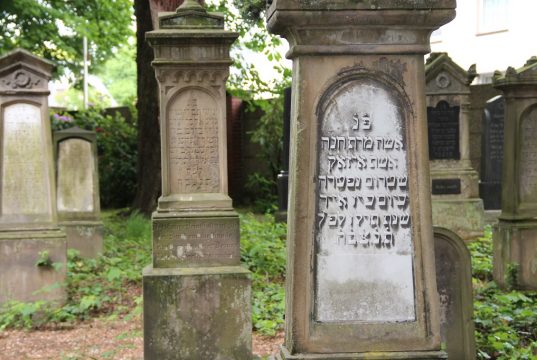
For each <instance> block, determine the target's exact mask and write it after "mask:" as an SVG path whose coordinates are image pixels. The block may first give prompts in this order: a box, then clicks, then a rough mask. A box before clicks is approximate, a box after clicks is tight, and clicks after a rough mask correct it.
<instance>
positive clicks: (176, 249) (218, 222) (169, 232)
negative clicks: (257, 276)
mask: <svg viewBox="0 0 537 360" xmlns="http://www.w3.org/2000/svg"><path fill="white" fill-rule="evenodd" d="M239 238H240V234H239V220H238V219H237V218H220V219H205V218H196V219H174V220H173V221H166V220H160V221H155V222H154V223H153V257H154V265H155V267H176V266H189V265H190V266H206V265H238V264H239V262H240V253H239Z"/></svg>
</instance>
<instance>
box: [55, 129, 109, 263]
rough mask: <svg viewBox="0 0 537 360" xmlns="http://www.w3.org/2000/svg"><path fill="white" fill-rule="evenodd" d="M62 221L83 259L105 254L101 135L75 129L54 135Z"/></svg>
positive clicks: (58, 195)
mask: <svg viewBox="0 0 537 360" xmlns="http://www.w3.org/2000/svg"><path fill="white" fill-rule="evenodd" d="M54 150H55V155H56V156H55V158H56V178H57V191H56V197H57V206H58V219H59V224H60V226H61V227H63V228H64V229H65V232H66V234H67V248H69V249H75V250H78V251H79V252H80V255H81V256H82V257H96V256H97V255H98V254H99V253H102V252H103V224H102V222H101V221H100V211H101V210H100V201H99V171H98V169H99V168H98V165H97V136H96V134H95V133H94V132H93V131H87V130H84V129H80V128H78V127H74V128H71V129H65V130H61V131H56V132H55V133H54Z"/></svg>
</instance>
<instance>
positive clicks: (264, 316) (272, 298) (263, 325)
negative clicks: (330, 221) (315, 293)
mask: <svg viewBox="0 0 537 360" xmlns="http://www.w3.org/2000/svg"><path fill="white" fill-rule="evenodd" d="M286 231H287V227H286V225H285V224H283V223H276V222H275V221H274V217H272V215H265V216H264V218H262V219H260V220H258V219H257V218H256V217H255V216H254V215H253V214H251V213H250V214H246V215H242V216H241V258H242V261H243V262H244V263H246V265H247V266H248V268H249V269H250V271H251V272H252V273H253V282H252V294H253V304H252V321H253V325H254V329H256V330H257V331H259V332H260V333H261V334H264V335H274V334H275V333H276V331H277V330H278V329H281V328H282V326H283V315H284V310H285V301H284V298H285V292H284V286H283V281H284V276H285V263H286V251H285V237H286Z"/></svg>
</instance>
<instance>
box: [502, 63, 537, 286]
mask: <svg viewBox="0 0 537 360" xmlns="http://www.w3.org/2000/svg"><path fill="white" fill-rule="evenodd" d="M493 83H494V86H495V87H496V88H498V89H500V90H502V91H503V94H504V95H503V96H504V98H505V120H504V153H503V154H504V155H503V156H504V157H503V159H504V160H503V171H502V213H501V215H500V218H499V223H498V224H497V225H495V226H494V235H493V242H494V263H493V265H494V272H493V273H494V279H495V280H496V282H497V283H498V284H500V286H509V287H511V286H512V287H516V288H521V289H533V290H536V289H537V57H533V58H531V59H530V60H528V62H527V63H526V65H525V66H524V67H522V68H520V69H518V70H515V69H513V68H512V67H510V68H508V69H507V71H506V73H505V75H503V76H502V75H501V74H499V73H496V75H495V77H494V79H493Z"/></svg>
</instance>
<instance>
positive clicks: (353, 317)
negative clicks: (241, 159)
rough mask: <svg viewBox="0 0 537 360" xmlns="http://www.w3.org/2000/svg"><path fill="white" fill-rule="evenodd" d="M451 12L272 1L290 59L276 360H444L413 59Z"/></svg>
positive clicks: (440, 5) (440, 7)
mask: <svg viewBox="0 0 537 360" xmlns="http://www.w3.org/2000/svg"><path fill="white" fill-rule="evenodd" d="M454 9H455V1H429V2H417V1H410V0H408V1H395V0H394V1H367V3H365V2H356V1H345V0H341V1H317V2H304V1H298V0H296V1H292V0H291V1H282V0H275V1H273V3H272V5H271V6H270V8H269V10H268V16H267V17H268V27H269V30H270V31H271V32H273V33H276V34H280V35H282V36H284V37H285V38H286V39H287V40H288V41H289V43H290V50H289V52H288V53H287V56H288V57H289V58H291V59H292V60H293V87H292V92H293V99H292V107H291V149H290V166H289V179H290V184H289V207H288V229H289V230H288V245H289V246H288V254H289V257H288V263H287V264H288V265H287V277H286V279H287V291H286V301H287V303H286V317H285V320H286V340H285V346H284V348H283V349H282V351H281V354H280V357H281V358H284V359H441V358H445V356H446V355H445V354H444V353H443V352H442V351H440V325H439V304H438V295H437V291H436V281H435V279H436V278H435V265H434V253H433V246H434V244H433V232H432V223H431V202H430V196H429V194H430V178H429V168H428V159H427V149H426V147H427V123H426V119H427V118H426V108H425V102H424V101H425V94H424V84H425V80H424V79H425V74H424V66H423V55H424V54H425V53H427V52H428V51H429V44H428V38H429V35H430V33H431V32H432V31H434V29H436V28H438V27H439V26H441V25H442V24H445V23H447V22H449V21H450V20H451V19H452V18H453V17H454V15H455V12H454Z"/></svg>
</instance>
